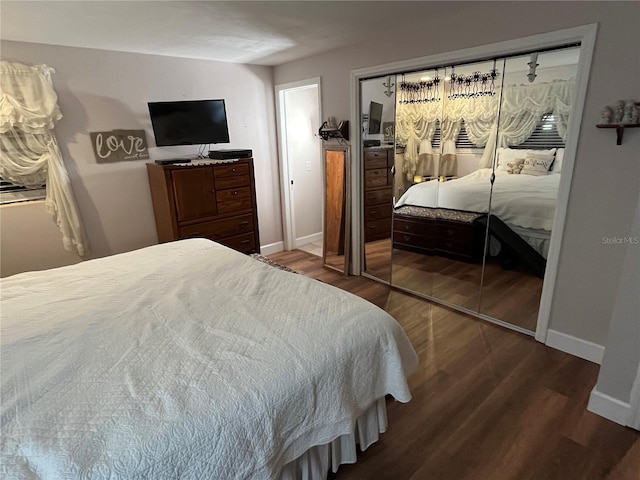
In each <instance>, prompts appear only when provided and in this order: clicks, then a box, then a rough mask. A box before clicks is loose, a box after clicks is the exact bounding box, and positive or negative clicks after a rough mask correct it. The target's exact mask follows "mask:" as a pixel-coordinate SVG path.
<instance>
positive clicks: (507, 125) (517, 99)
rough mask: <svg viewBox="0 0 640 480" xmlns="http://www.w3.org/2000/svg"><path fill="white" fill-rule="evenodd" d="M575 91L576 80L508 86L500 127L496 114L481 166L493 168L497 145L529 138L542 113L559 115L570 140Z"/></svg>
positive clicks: (562, 131)
mask: <svg viewBox="0 0 640 480" xmlns="http://www.w3.org/2000/svg"><path fill="white" fill-rule="evenodd" d="M574 92H575V80H574V79H570V80H555V81H553V82H550V83H540V84H537V85H509V86H507V87H505V88H504V93H503V95H502V106H501V108H500V125H499V128H498V125H497V122H498V119H497V117H496V119H495V121H494V122H493V125H492V126H491V127H490V129H489V132H488V133H489V137H488V139H487V142H486V144H485V150H484V154H483V155H482V159H481V161H480V167H483V168H489V167H491V165H492V164H493V157H494V155H495V149H496V147H498V148H499V147H509V146H513V145H519V144H521V143H522V142H524V141H525V140H526V139H527V138H529V137H530V136H531V134H532V133H533V131H534V130H535V129H536V126H537V125H538V123H539V122H540V119H541V118H542V115H544V114H545V113H548V112H553V114H554V115H555V117H556V127H557V129H558V135H560V137H561V138H562V139H563V140H566V138H567V124H568V122H569V113H570V111H571V104H572V102H573V95H574Z"/></svg>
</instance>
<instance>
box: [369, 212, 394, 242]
mask: <svg viewBox="0 0 640 480" xmlns="http://www.w3.org/2000/svg"><path fill="white" fill-rule="evenodd" d="M390 236H391V218H390V217H389V218H382V219H380V220H372V221H370V222H366V223H365V237H366V239H367V240H372V239H378V238H388V237H390Z"/></svg>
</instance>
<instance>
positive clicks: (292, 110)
mask: <svg viewBox="0 0 640 480" xmlns="http://www.w3.org/2000/svg"><path fill="white" fill-rule="evenodd" d="M275 90H276V112H277V119H276V121H277V126H278V132H279V135H278V142H279V150H280V171H281V173H282V175H281V179H282V185H281V188H282V209H283V212H282V216H283V228H284V249H285V250H294V249H300V250H304V251H308V252H310V253H313V254H314V255H318V256H322V242H323V225H324V218H323V208H322V205H323V202H322V198H323V187H322V185H323V183H322V141H321V139H320V138H318V137H317V136H316V135H315V134H316V132H317V130H318V128H319V127H320V123H321V122H320V119H321V118H322V117H321V113H320V105H321V101H320V79H319V78H314V79H309V80H302V81H300V82H294V83H287V84H283V85H276V87H275Z"/></svg>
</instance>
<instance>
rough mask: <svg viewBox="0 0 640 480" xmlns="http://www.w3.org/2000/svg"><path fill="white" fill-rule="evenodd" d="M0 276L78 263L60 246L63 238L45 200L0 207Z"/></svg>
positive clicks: (76, 258) (78, 259)
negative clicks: (46, 206) (48, 211)
mask: <svg viewBox="0 0 640 480" xmlns="http://www.w3.org/2000/svg"><path fill="white" fill-rule="evenodd" d="M0 245H1V246H2V248H0V276H2V277H8V276H9V275H14V274H16V273H21V272H24V271H27V270H29V271H30V270H45V269H47V268H55V267H62V266H64V265H71V264H73V263H78V262H79V261H80V258H79V257H78V256H77V255H75V254H73V253H71V252H67V251H66V250H65V249H64V247H63V246H62V236H61V235H60V231H59V230H58V227H57V226H56V224H55V222H54V221H53V217H51V215H49V214H48V213H47V212H46V211H45V208H44V200H42V201H35V202H25V203H20V204H17V203H16V204H10V205H3V206H1V207H0Z"/></svg>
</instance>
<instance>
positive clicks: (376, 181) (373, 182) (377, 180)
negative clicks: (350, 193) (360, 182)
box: [364, 168, 388, 188]
mask: <svg viewBox="0 0 640 480" xmlns="http://www.w3.org/2000/svg"><path fill="white" fill-rule="evenodd" d="M387 181H388V180H387V169H386V168H376V169H375V170H365V172H364V186H365V188H370V187H384V186H385V185H387V184H388V183H387Z"/></svg>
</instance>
